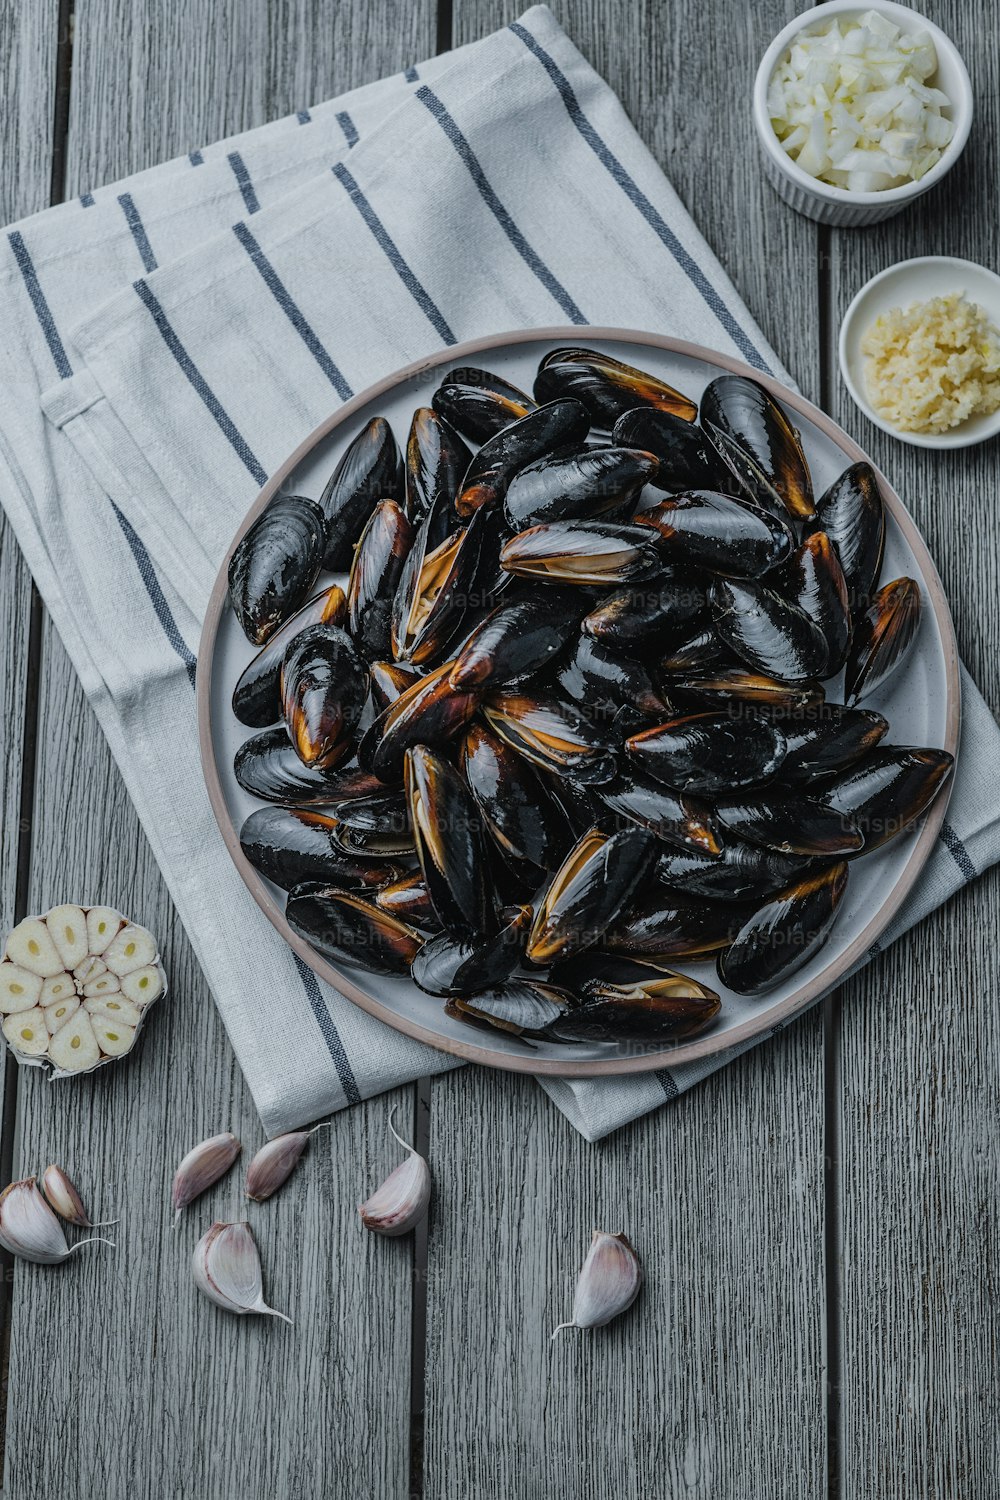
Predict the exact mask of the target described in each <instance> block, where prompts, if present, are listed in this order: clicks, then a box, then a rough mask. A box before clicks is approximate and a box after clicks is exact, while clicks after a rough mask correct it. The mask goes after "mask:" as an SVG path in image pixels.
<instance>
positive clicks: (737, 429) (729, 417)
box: [700, 375, 815, 520]
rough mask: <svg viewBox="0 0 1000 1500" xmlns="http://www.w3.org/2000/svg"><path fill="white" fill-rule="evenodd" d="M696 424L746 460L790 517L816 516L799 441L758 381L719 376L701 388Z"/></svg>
mask: <svg viewBox="0 0 1000 1500" xmlns="http://www.w3.org/2000/svg"><path fill="white" fill-rule="evenodd" d="M700 418H701V422H702V425H703V426H705V427H706V428H707V430H708V431H709V433H714V432H716V431H718V432H720V433H723V434H724V435H725V436H726V437H728V438H729V439H731V441H732V442H733V443H735V444H736V445H737V447H738V448H740V449H741V450H742V451H743V453H744V454H746V456H747V457H748V458H749V459H750V460H751V461H752V463H753V464H754V465H755V466H756V467H757V468H758V469H759V470H760V471H761V473H762V474H763V475H764V477H765V479H766V480H767V482H768V483H769V484H770V486H771V487H772V488H773V489H774V490H775V491H776V493H777V494H778V496H779V497H780V499H781V501H782V502H783V504H784V506H785V508H786V510H787V511H788V514H789V515H790V516H793V517H794V518H795V519H796V520H808V519H809V517H810V516H812V515H813V514H814V513H815V506H814V504H813V492H812V480H811V478H810V477H809V465H808V464H807V463H806V457H805V454H804V453H803V451H802V444H801V442H800V440H799V435H798V433H797V432H796V431H795V428H794V427H793V426H792V424H791V422H789V420H788V418H787V417H786V416H785V413H784V411H783V410H782V409H781V407H780V406H779V405H778V403H777V401H775V399H774V397H773V396H772V395H771V394H770V392H769V391H767V390H765V388H764V387H763V386H762V385H761V384H760V383H759V381H756V380H751V379H750V377H749V376H747V375H719V376H717V377H716V379H715V380H713V381H711V382H710V383H709V384H708V385H707V386H706V387H705V391H704V394H703V395H702V398H701V409H700Z"/></svg>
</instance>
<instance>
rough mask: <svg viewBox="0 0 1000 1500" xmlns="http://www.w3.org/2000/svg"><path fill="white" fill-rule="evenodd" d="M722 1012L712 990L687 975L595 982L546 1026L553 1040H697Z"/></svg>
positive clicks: (719, 1002) (596, 980)
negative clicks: (575, 1003)
mask: <svg viewBox="0 0 1000 1500" xmlns="http://www.w3.org/2000/svg"><path fill="white" fill-rule="evenodd" d="M721 1009H722V1001H721V999H720V998H719V996H718V995H717V994H716V993H715V991H714V990H710V989H709V988H708V986H707V985H704V984H699V982H698V980H697V979H691V978H689V977H688V976H687V975H686V974H669V975H666V974H665V975H662V976H661V977H660V978H658V979H645V980H640V981H637V982H635V983H633V984H613V983H611V982H610V981H609V980H606V979H593V980H591V981H590V983H589V984H586V985H584V987H583V993H582V996H581V999H580V1003H579V1004H578V1005H575V1006H573V1007H572V1008H571V1009H569V1010H567V1011H566V1012H565V1014H564V1015H562V1016H560V1017H559V1019H558V1020H556V1021H553V1022H551V1023H550V1025H549V1027H548V1029H547V1031H546V1037H547V1038H548V1039H549V1040H551V1041H556V1042H577V1041H594V1042H616V1041H631V1042H679V1041H683V1040H685V1039H686V1038H688V1037H693V1036H700V1035H701V1033H702V1032H703V1031H706V1030H707V1029H708V1027H709V1026H711V1024H712V1022H713V1021H714V1020H715V1018H716V1016H717V1015H718V1014H719V1011H720V1010H721Z"/></svg>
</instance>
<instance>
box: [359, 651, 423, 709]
mask: <svg viewBox="0 0 1000 1500" xmlns="http://www.w3.org/2000/svg"><path fill="white" fill-rule="evenodd" d="M422 676H423V673H422V672H421V671H420V670H419V668H417V667H407V666H404V664H403V663H402V662H398V661H373V662H372V663H371V665H370V666H369V668H368V680H369V683H370V685H371V695H372V703H373V704H374V705H375V712H376V713H377V714H380V713H381V712H382V711H383V709H386V708H388V707H389V704H390V703H395V701H396V699H397V698H400V697H402V695H403V694H404V693H405V692H406V690H407V688H411V687H412V686H413V684H414V683H415V682H419V681H420V679H421V677H422Z"/></svg>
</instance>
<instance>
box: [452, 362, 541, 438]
mask: <svg viewBox="0 0 1000 1500" xmlns="http://www.w3.org/2000/svg"><path fill="white" fill-rule="evenodd" d="M431 403H432V405H433V407H434V410H435V411H436V412H440V414H441V416H443V417H446V418H447V420H448V421H449V422H450V423H451V424H452V426H453V427H457V428H458V430H459V432H461V433H464V434H465V436H466V437H467V438H471V439H472V441H473V442H474V443H485V442H487V441H488V440H489V439H490V438H491V437H495V435H496V434H497V433H498V432H501V431H502V430H503V428H505V427H509V426H510V424H511V422H517V421H518V420H519V419H520V418H521V417H526V416H527V415H528V412H529V411H534V409H535V402H534V401H533V400H532V398H531V397H530V396H526V395H525V393H524V391H520V390H518V388H517V386H516V385H511V383H510V381H509V380H504V379H502V378H501V376H499V375H493V374H491V372H490V371H489V370H479V369H477V368H476V367H475V366H474V365H460V366H459V367H458V368H457V369H454V370H449V371H448V373H447V375H445V377H444V379H443V380H442V382H441V384H440V385H439V386H438V388H437V390H436V391H435V392H434V395H433V396H432V398H431Z"/></svg>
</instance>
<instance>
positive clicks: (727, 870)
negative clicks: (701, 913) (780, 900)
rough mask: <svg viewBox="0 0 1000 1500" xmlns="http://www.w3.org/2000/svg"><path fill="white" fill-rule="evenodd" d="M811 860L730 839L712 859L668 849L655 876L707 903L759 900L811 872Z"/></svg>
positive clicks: (680, 850)
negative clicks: (707, 900) (701, 897)
mask: <svg viewBox="0 0 1000 1500" xmlns="http://www.w3.org/2000/svg"><path fill="white" fill-rule="evenodd" d="M814 865H815V861H812V860H807V859H803V858H802V857H801V855H797V854H777V853H775V851H774V850H773V849H758V848H755V847H754V845H752V844H744V843H741V842H740V841H739V840H737V839H732V840H730V841H729V842H728V843H726V844H724V845H723V846H722V850H721V852H720V853H719V854H718V855H717V856H716V857H715V858H713V857H712V856H711V855H707V854H699V853H698V852H697V851H696V850H694V849H671V850H670V851H669V852H668V853H666V854H663V855H661V856H660V863H659V865H658V866H657V875H658V876H659V878H660V880H662V881H663V883H664V884H665V885H668V886H669V887H670V889H671V890H672V891H680V892H681V893H682V894H683V895H687V896H705V897H707V898H708V899H709V900H711V901H754V900H757V901H762V900H763V899H764V897H765V896H769V895H770V894H771V893H772V892H773V891H778V890H780V889H781V888H782V886H786V885H790V884H791V883H792V881H794V880H799V879H802V878H803V877H804V875H805V874H806V873H807V872H808V871H809V870H811V869H812V868H813V867H814Z"/></svg>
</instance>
